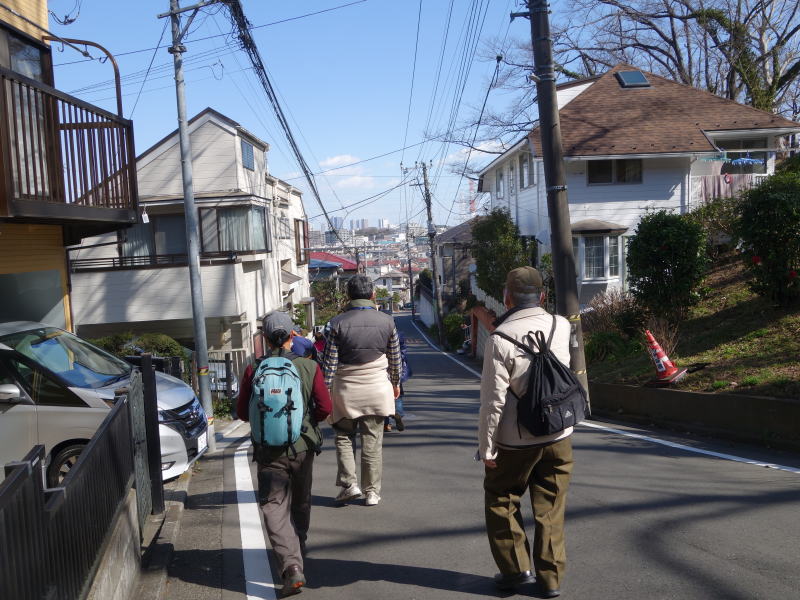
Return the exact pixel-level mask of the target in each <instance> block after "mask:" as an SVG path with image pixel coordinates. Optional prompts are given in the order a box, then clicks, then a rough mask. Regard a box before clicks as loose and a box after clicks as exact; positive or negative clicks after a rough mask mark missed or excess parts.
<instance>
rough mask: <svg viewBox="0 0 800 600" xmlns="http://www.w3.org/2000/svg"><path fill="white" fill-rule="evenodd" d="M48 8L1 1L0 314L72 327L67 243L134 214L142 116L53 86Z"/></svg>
mask: <svg viewBox="0 0 800 600" xmlns="http://www.w3.org/2000/svg"><path fill="white" fill-rule="evenodd" d="M8 9H11V10H8ZM12 10H13V11H14V12H12ZM15 13H16V14H15ZM17 15H22V17H24V18H20V17H18V16H17ZM47 18H48V12H47V2H46V0H10V1H6V2H4V4H3V6H2V7H0V321H15V320H31V321H42V322H45V323H47V324H49V325H54V326H58V327H63V328H65V329H73V328H74V320H73V317H72V304H71V301H70V293H69V278H68V268H67V252H66V246H68V245H70V244H75V243H78V242H80V241H81V239H83V238H86V237H89V236H93V235H96V234H98V233H103V232H111V231H114V230H116V229H119V228H120V227H124V226H127V225H129V224H131V223H133V222H135V220H136V211H137V207H136V196H137V194H136V172H135V166H134V158H133V156H134V152H133V125H132V123H131V121H129V120H127V119H124V118H122V116H121V115H115V114H112V113H110V112H108V111H106V110H103V109H101V108H98V107H96V106H93V105H91V104H88V103H86V102H83V101H82V100H79V99H78V98H74V97H72V96H70V95H68V94H65V93H64V92H62V91H60V90H57V89H55V88H54V87H53V85H54V79H53V66H52V59H51V50H50V46H49V44H48V42H47V38H48V34H47V26H48V22H47Z"/></svg>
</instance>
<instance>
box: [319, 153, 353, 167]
mask: <svg viewBox="0 0 800 600" xmlns="http://www.w3.org/2000/svg"><path fill="white" fill-rule="evenodd" d="M358 161H359V158H358V157H357V156H353V155H352V154H339V155H337V156H331V157H329V158H326V159H323V160H321V161H320V163H319V166H321V167H322V168H324V169H330V168H332V167H341V166H343V165H349V164H350V163H354V162H358Z"/></svg>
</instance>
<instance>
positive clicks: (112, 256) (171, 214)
mask: <svg viewBox="0 0 800 600" xmlns="http://www.w3.org/2000/svg"><path fill="white" fill-rule="evenodd" d="M189 133H190V138H191V143H192V166H193V179H194V194H195V204H196V206H197V211H198V217H199V223H200V264H201V269H200V271H201V278H202V282H203V303H204V305H205V313H206V329H207V337H208V345H209V350H210V351H211V352H212V353H214V351H220V352H222V351H231V352H233V353H234V354H235V356H236V358H237V362H241V361H242V360H244V359H245V358H246V357H249V356H250V355H251V354H253V353H254V352H255V353H256V354H260V352H261V348H262V340H261V335H260V332H259V330H258V326H259V323H260V320H261V317H263V316H264V315H265V314H266V313H268V312H270V311H272V310H275V309H288V310H292V309H294V308H295V307H297V306H298V305H303V304H306V305H308V306H310V308H311V310H307V311H306V312H307V318H308V319H309V321H308V322H309V323H313V321H311V319H313V315H312V314H311V313H312V311H313V299H311V298H310V297H309V281H308V267H307V266H306V265H307V263H308V256H307V254H308V253H307V248H308V224H307V221H306V214H305V211H304V208H303V201H302V197H301V194H300V192H299V190H297V189H295V188H293V187H292V186H291V185H289V184H288V183H286V182H284V181H281V180H279V179H277V178H275V177H272V176H271V175H270V174H269V171H268V168H267V152H268V150H269V146H268V144H267V143H266V142H264V141H262V140H260V139H258V138H257V137H255V136H254V135H252V134H251V133H249V132H248V131H247V130H246V129H244V128H243V127H241V126H240V125H239V124H238V123H236V122H235V121H233V120H232V119H230V118H228V117H226V116H224V115H222V114H220V113H218V112H217V111H215V110H213V109H210V108H207V109H205V110H204V111H202V112H201V113H199V114H198V115H196V116H195V117H194V118H192V119H191V120H190V121H189ZM136 169H137V175H138V184H139V203H140V206H141V211H142V214H141V215H140V217H141V218H140V222H139V223H138V224H136V225H134V226H133V227H131V228H129V229H127V230H123V231H121V232H119V233H111V234H106V235H103V236H97V237H95V238H90V239H86V240H84V241H83V244H81V245H80V246H76V247H73V248H72V249H71V250H72V251H71V252H70V259H71V260H70V270H71V284H72V292H73V302H72V307H73V317H74V322H75V325H76V327H77V331H78V333H79V334H80V335H82V336H86V337H98V336H103V335H108V334H109V333H112V332H121V331H129V330H133V331H136V332H138V333H144V332H159V333H165V334H167V335H170V336H172V337H174V338H176V339H177V340H178V341H180V342H182V343H183V344H185V345H187V346H190V347H191V346H192V345H193V326H192V303H191V293H190V287H189V269H188V266H187V246H186V234H185V221H184V205H183V185H182V178H181V166H180V149H179V143H178V133H177V130H176V131H173V132H172V133H170V134H169V135H167V136H166V137H165V138H163V139H162V140H160V141H159V142H157V143H156V144H155V145H153V146H152V147H151V148H149V149H148V150H146V151H144V152H143V153H142V154H141V155H140V156H139V157H137V161H136ZM145 215H146V216H145ZM309 327H310V326H309Z"/></svg>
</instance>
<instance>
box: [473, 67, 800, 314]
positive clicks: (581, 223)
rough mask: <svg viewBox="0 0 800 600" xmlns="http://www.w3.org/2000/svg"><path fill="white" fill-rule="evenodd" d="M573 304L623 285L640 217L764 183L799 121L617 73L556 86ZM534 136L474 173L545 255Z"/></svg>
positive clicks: (629, 70) (628, 70)
mask: <svg viewBox="0 0 800 600" xmlns="http://www.w3.org/2000/svg"><path fill="white" fill-rule="evenodd" d="M558 106H559V117H560V123H561V134H562V143H563V149H564V159H565V168H566V174H567V196H568V199H569V212H570V222H571V224H572V233H573V249H574V252H575V256H576V266H577V271H578V281H579V288H580V300H581V303H586V302H588V300H589V299H590V298H591V297H592V296H594V295H595V294H597V293H598V292H601V291H603V290H606V289H608V288H612V287H620V286H622V285H623V283H624V281H625V255H626V254H625V253H626V247H627V244H626V237H627V236H631V235H633V234H634V233H635V232H636V228H637V226H638V223H639V221H640V220H641V218H642V216H643V215H644V214H645V213H647V212H648V211H655V210H661V209H665V210H668V211H674V212H677V213H686V212H689V211H691V210H692V209H693V208H695V207H697V206H699V205H701V204H703V203H704V202H706V201H708V200H709V199H711V198H713V197H723V196H730V195H733V194H736V193H737V192H738V191H739V190H741V189H743V188H747V187H749V186H751V185H753V184H754V183H756V182H757V181H758V180H759V179H760V178H762V177H764V176H766V175H768V174H771V173H772V172H773V171H774V168H775V155H776V153H777V152H781V151H783V150H785V149H786V136H788V135H790V134H796V133H798V132H800V123H795V122H793V121H790V120H788V119H785V118H783V117H780V116H778V115H775V114H772V113H769V112H766V111H762V110H758V109H756V108H753V107H751V106H745V105H742V104H738V103H736V102H733V101H730V100H726V99H724V98H720V97H718V96H715V95H713V94H710V93H708V92H704V91H702V90H698V89H695V88H692V87H689V86H685V85H682V84H678V83H675V82H673V81H670V80H668V79H665V78H663V77H659V76H658V75H654V74H652V73H648V72H644V71H640V70H638V69H636V68H634V67H631V66H629V65H624V64H620V65H617V66H615V67H614V68H613V69H611V70H610V71H608V72H607V73H605V74H604V75H601V76H598V77H594V78H590V79H585V80H581V81H577V82H571V83H567V84H563V85H560V86H558ZM540 148H541V144H540V139H539V129H538V127H536V128H534V129H533V131H531V132H530V134H529V135H528V136H526V137H525V138H523V139H521V140H519V141H518V142H517V143H516V144H514V145H513V146H512V147H511V148H509V149H508V150H507V151H506V152H505V153H503V154H502V155H500V156H499V157H497V158H496V159H495V160H493V161H492V162H491V163H489V164H488V165H487V166H486V167H485V168H484V169H483V170H482V171H481V172H480V177H481V184H480V187H479V189H480V190H481V191H484V192H489V193H490V194H491V206H492V208H495V207H504V208H506V209H507V210H508V211H509V214H510V215H511V217H512V218H513V219H514V221H515V222H516V223H517V225H518V226H519V229H520V233H521V235H525V236H531V237H535V238H536V239H537V240H538V241H539V242H540V255H541V254H543V253H545V252H549V244H550V223H549V218H548V212H547V195H546V189H545V182H544V173H543V163H542V157H541V152H540V150H539V149H540Z"/></svg>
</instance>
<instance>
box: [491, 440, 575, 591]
mask: <svg viewBox="0 0 800 600" xmlns="http://www.w3.org/2000/svg"><path fill="white" fill-rule="evenodd" d="M571 473H572V440H571V439H570V438H569V437H567V438H565V439H563V440H560V441H558V442H554V443H552V444H550V445H547V446H539V447H535V448H525V449H520V450H503V449H500V451H499V453H498V456H497V467H496V468H494V469H490V468H488V467H487V468H486V475H485V478H484V481H483V489H484V492H485V513H486V532H487V534H488V535H489V545H490V547H491V550H492V556H493V557H494V561H495V562H496V563H497V566H498V567H499V568H500V572H501V573H502V574H504V575H511V574H514V573H520V572H522V571H528V570H530V569H531V548H530V544H529V542H528V537H527V536H526V535H525V526H524V524H523V522H522V512H521V511H520V501H521V498H522V496H523V495H524V494H525V490H528V492H529V493H530V497H531V504H532V506H533V519H534V534H533V566H534V570H535V572H536V578H537V580H538V581H539V582H540V583H541V584H543V585H544V586H545V587H546V588H547V589H558V588H559V587H560V585H561V580H562V579H563V576H564V570H565V567H566V560H567V553H566V549H565V544H564V510H565V508H566V505H567V502H566V501H567V488H568V487H569V480H570V474H571Z"/></svg>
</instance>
